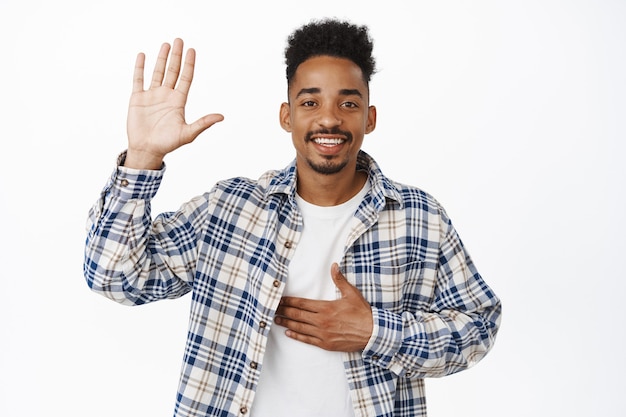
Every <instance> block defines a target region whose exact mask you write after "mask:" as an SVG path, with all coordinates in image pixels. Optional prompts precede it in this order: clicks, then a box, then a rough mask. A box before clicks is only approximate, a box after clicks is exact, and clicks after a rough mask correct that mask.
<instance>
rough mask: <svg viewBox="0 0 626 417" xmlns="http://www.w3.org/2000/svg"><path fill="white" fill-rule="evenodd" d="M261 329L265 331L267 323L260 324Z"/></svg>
mask: <svg viewBox="0 0 626 417" xmlns="http://www.w3.org/2000/svg"><path fill="white" fill-rule="evenodd" d="M259 327H260V328H261V329H265V327H267V322H265V321H262V322H260V323H259Z"/></svg>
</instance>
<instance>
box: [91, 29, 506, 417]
mask: <svg viewBox="0 0 626 417" xmlns="http://www.w3.org/2000/svg"><path fill="white" fill-rule="evenodd" d="M372 49H373V45H372V41H371V39H370V37H369V34H368V31H367V28H366V27H363V26H356V25H353V24H351V23H349V22H342V21H336V20H322V21H314V22H311V23H310V24H308V25H304V26H303V27H301V28H299V29H298V30H296V31H295V32H294V33H293V34H292V35H291V36H290V38H289V40H288V46H287V48H286V51H285V56H286V63H287V86H288V102H287V103H283V104H282V105H281V107H280V123H281V125H282V127H283V128H284V129H285V130H286V131H287V132H290V133H291V136H292V140H293V144H294V148H295V150H296V157H295V160H294V161H293V162H292V163H291V164H290V165H289V166H288V167H287V168H285V169H283V170H279V171H269V172H267V173H266V174H264V175H263V176H262V177H261V178H259V179H258V180H257V181H251V180H248V179H244V178H234V179H230V180H226V181H222V182H219V183H218V184H216V185H215V187H214V188H213V189H212V190H211V191H209V192H207V193H205V194H203V195H201V196H199V197H197V198H195V199H193V200H191V201H189V202H187V203H186V204H184V205H183V206H182V207H181V208H180V209H179V210H178V211H177V212H174V213H164V214H161V215H159V216H158V217H156V218H155V219H154V220H152V219H151V217H150V200H151V198H152V197H153V196H154V195H155V194H156V191H157V189H158V187H159V184H160V180H161V178H162V176H163V172H164V163H163V159H164V157H165V155H167V154H168V153H169V152H171V151H173V150H175V149H177V148H179V147H180V146H182V145H184V144H188V143H190V142H192V141H193V140H194V139H195V138H196V137H197V136H198V135H199V134H200V133H201V132H203V131H204V130H206V129H207V128H208V127H210V126H211V125H213V124H214V123H217V122H219V121H221V120H222V116H221V115H219V114H211V115H207V116H204V117H202V118H200V119H198V120H197V121H195V122H193V123H191V124H186V122H185V118H184V106H185V101H186V98H187V94H188V91H189V87H190V84H191V81H192V78H193V72H194V60H195V52H194V50H192V49H190V50H188V52H187V54H186V57H185V59H184V65H181V62H182V60H183V59H182V53H183V45H182V41H181V40H176V41H175V42H174V44H173V46H172V47H171V54H170V46H169V45H167V44H164V45H163V47H162V48H161V51H160V53H159V56H158V59H157V62H156V64H155V69H154V73H153V76H152V82H151V84H150V87H149V89H148V90H144V80H143V73H144V60H145V58H144V55H143V54H139V55H138V58H137V62H136V66H135V74H134V80H135V81H134V87H133V94H132V96H131V100H130V106H129V112H128V149H127V151H126V152H125V153H123V154H122V155H121V156H120V158H119V161H118V162H119V163H118V165H119V166H118V167H117V168H116V170H115V172H114V174H113V176H112V177H111V179H110V181H109V183H108V185H107V186H106V187H105V189H104V191H103V193H102V196H101V198H100V200H99V201H98V202H97V203H96V204H95V206H94V207H93V208H92V210H91V211H90V215H89V225H88V238H87V244H86V253H85V264H84V271H85V276H86V278H87V282H88V284H89V286H90V287H91V288H92V289H93V290H94V291H97V292H99V293H101V294H103V295H104V296H106V297H109V298H111V299H113V300H115V301H118V302H120V303H122V304H128V305H139V304H143V303H147V302H151V301H155V300H159V299H165V298H176V297H180V296H182V295H184V294H186V293H187V292H191V293H192V305H191V313H190V315H191V316H190V325H189V332H188V339H187V345H186V350H185V356H184V363H183V368H182V372H181V379H180V385H179V391H178V396H177V401H176V407H175V415H177V416H253V417H265V416H272V417H277V416H287V415H289V416H298V417H302V416H362V417H366V416H367V417H371V416H424V415H426V406H425V399H424V389H423V378H425V377H436V376H443V375H446V374H450V373H454V372H457V371H460V370H463V369H466V368H468V367H470V366H471V365H473V364H475V363H476V362H477V361H479V360H480V359H481V358H482V357H484V355H485V354H486V353H487V352H488V351H489V349H490V348H491V346H492V345H493V342H494V339H495V336H496V333H497V329H498V325H499V320H500V302H499V300H498V298H497V297H496V296H495V294H494V293H493V292H492V291H491V289H490V288H489V287H488V286H487V285H486V284H485V282H484V281H483V279H482V278H481V276H480V275H479V274H478V272H477V271H476V269H475V267H474V265H473V263H472V262H471V260H470V258H469V256H468V254H467V252H466V251H465V249H464V247H463V245H462V243H461V241H460V239H459V237H458V236H457V234H456V232H455V229H454V228H453V226H452V224H451V222H450V220H449V218H448V217H447V215H446V213H445V211H444V209H443V208H442V207H441V206H440V205H439V204H438V202H437V201H436V200H434V199H433V198H432V197H431V196H430V195H428V194H426V193H424V192H423V191H421V190H419V189H418V188H415V187H409V186H405V185H401V184H398V183H395V182H393V181H391V180H390V179H388V178H386V177H385V176H384V175H383V174H382V172H381V170H380V168H379V167H378V165H377V164H376V162H375V161H374V160H373V159H372V158H371V157H370V156H369V155H367V154H366V153H364V152H363V151H361V150H360V148H361V144H362V142H363V138H364V136H365V135H366V134H368V133H370V132H372V131H373V130H374V128H375V127H376V108H375V107H374V106H371V105H370V104H369V97H370V94H369V81H370V77H371V75H372V74H373V73H374V71H375V61H374V58H373V57H372ZM168 56H169V64H167V62H168ZM166 67H167V69H166Z"/></svg>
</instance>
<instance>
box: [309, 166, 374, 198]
mask: <svg viewBox="0 0 626 417" xmlns="http://www.w3.org/2000/svg"><path fill="white" fill-rule="evenodd" d="M300 173H301V171H298V195H300V197H302V198H303V199H304V200H306V201H307V202H309V203H311V204H315V205H316V206H325V207H328V206H336V205H339V204H342V203H345V202H346V201H348V200H350V199H351V198H352V197H354V196H355V195H357V194H358V192H359V191H361V189H362V188H363V185H365V181H367V173H365V172H364V171H356V170H354V171H351V174H350V175H345V173H343V174H339V173H338V174H332V175H324V174H316V175H311V173H306V174H304V173H302V174H304V175H300Z"/></svg>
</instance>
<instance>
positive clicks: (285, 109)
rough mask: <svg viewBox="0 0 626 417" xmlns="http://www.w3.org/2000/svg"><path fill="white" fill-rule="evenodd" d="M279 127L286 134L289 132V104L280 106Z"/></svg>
mask: <svg viewBox="0 0 626 417" xmlns="http://www.w3.org/2000/svg"><path fill="white" fill-rule="evenodd" d="M279 117H280V126H281V127H282V128H283V129H285V131H287V132H291V110H290V109H289V103H283V104H281V105H280V114H279Z"/></svg>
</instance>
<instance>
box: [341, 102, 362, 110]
mask: <svg viewBox="0 0 626 417" xmlns="http://www.w3.org/2000/svg"><path fill="white" fill-rule="evenodd" d="M341 106H342V107H347V108H349V109H356V108H358V107H359V105H358V104H357V103H355V102H353V101H346V102H344V103H341Z"/></svg>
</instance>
